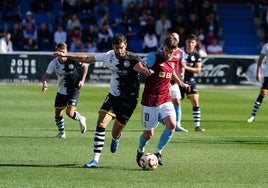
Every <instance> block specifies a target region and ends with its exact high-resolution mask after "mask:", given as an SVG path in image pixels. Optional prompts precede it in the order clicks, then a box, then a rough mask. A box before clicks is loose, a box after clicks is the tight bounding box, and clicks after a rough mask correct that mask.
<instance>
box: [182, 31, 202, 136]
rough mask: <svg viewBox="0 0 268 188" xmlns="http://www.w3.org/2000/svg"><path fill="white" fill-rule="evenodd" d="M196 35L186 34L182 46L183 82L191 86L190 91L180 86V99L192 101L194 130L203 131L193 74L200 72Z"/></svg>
mask: <svg viewBox="0 0 268 188" xmlns="http://www.w3.org/2000/svg"><path fill="white" fill-rule="evenodd" d="M196 45H197V37H196V36H195V35H194V34H191V35H188V36H187V37H186V40H185V47H184V48H183V50H184V52H185V63H186V65H185V71H184V76H183V77H184V82H185V83H187V84H189V85H190V86H191V87H190V88H191V89H190V91H188V90H185V89H184V88H180V91H181V96H182V99H183V98H184V97H185V95H186V96H187V98H188V99H189V100H190V101H191V103H192V107H193V109H192V113H193V119H194V126H195V131H205V129H203V128H202V127H201V125H200V121H201V109H200V106H199V93H198V89H197V86H196V81H195V78H194V74H198V73H200V72H201V66H202V64H201V61H202V59H201V57H200V55H199V53H198V52H197V51H196Z"/></svg>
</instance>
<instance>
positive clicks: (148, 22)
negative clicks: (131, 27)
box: [139, 11, 155, 39]
mask: <svg viewBox="0 0 268 188" xmlns="http://www.w3.org/2000/svg"><path fill="white" fill-rule="evenodd" d="M139 27H140V33H139V37H140V38H141V39H143V38H144V35H145V34H146V33H148V32H149V30H150V29H151V28H155V19H154V18H153V17H152V16H151V15H150V12H146V11H143V12H142V14H141V17H140V24H139Z"/></svg>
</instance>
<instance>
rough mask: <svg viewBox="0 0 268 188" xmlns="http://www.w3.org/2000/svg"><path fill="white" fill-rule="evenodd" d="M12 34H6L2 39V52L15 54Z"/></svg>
mask: <svg viewBox="0 0 268 188" xmlns="http://www.w3.org/2000/svg"><path fill="white" fill-rule="evenodd" d="M10 39H11V34H10V33H5V35H4V37H2V38H1V39H0V52H4V53H7V52H13V45H12V41H11V40H10Z"/></svg>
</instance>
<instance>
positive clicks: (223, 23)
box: [0, 0, 264, 55]
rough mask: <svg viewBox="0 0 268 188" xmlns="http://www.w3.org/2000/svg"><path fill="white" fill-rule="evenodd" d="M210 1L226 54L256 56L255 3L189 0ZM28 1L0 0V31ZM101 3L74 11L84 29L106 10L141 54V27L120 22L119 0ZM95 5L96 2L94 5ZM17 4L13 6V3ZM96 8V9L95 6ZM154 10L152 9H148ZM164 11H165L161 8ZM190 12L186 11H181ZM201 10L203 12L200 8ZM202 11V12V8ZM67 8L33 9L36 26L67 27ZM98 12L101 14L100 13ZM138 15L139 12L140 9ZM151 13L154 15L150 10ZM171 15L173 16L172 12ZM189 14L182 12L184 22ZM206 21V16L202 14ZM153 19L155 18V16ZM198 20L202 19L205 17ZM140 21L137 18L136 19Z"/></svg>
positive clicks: (59, 3)
mask: <svg viewBox="0 0 268 188" xmlns="http://www.w3.org/2000/svg"><path fill="white" fill-rule="evenodd" d="M205 1H209V2H210V3H213V7H215V9H214V11H215V13H216V14H217V15H216V16H217V18H218V21H219V22H220V27H221V33H220V36H219V37H220V44H222V45H223V47H224V53H225V54H231V55H244V54H246V55H256V54H258V53H259V50H260V46H261V45H260V43H263V42H264V41H262V40H263V39H262V38H260V37H259V36H258V31H257V28H256V23H255V22H254V17H255V18H256V7H258V6H259V5H258V4H257V5H256V2H257V1H253V0H203V1H201V0H200V1H192V2H195V3H196V4H195V6H197V7H193V10H195V11H196V10H200V8H201V9H202V8H203V7H202V6H203V5H202V2H205ZM3 2H4V3H6V2H8V3H11V2H12V3H13V4H16V3H17V7H18V8H14V9H11V10H10V9H9V10H8V11H6V10H4V8H3V7H4V6H2V5H3ZM31 2H32V1H29V0H5V1H0V5H1V7H0V18H1V19H0V31H1V32H5V31H8V30H9V29H10V28H11V27H12V24H13V22H14V21H15V20H14V18H15V19H16V21H18V19H20V20H22V19H23V18H24V16H25V14H26V12H27V11H32V12H33V10H31ZM101 2H107V4H105V3H104V4H98V6H100V7H101V6H105V7H102V8H101V11H96V12H91V13H83V12H77V13H78V16H79V18H80V20H81V23H82V26H83V28H87V27H88V26H89V25H92V24H94V25H96V26H97V25H98V23H99V20H100V19H101V16H102V14H103V11H104V10H105V11H107V10H108V11H109V16H110V21H111V27H112V30H113V32H114V33H117V32H122V33H123V34H126V36H127V37H129V38H128V41H129V43H130V44H129V46H130V48H131V49H133V51H135V52H138V53H141V52H142V42H143V41H142V38H141V37H140V31H141V26H140V25H133V26H132V28H131V31H127V29H126V28H125V26H124V25H123V24H122V23H120V21H122V14H123V12H122V0H103V1H101ZM167 2H168V7H167V10H166V11H167V12H169V11H171V10H173V8H174V2H175V0H167ZM178 2H180V3H182V4H183V3H186V2H188V1H186V0H183V1H178ZM96 6H97V5H96ZM14 7H16V6H14ZM94 10H95V9H94ZM151 11H152V12H153V11H154V8H152V9H151ZM163 11H165V10H163ZM185 12H189V10H187V11H186V10H184V11H183V14H185ZM201 12H202V11H201ZM204 12H205V11H204ZM69 13H70V12H68V11H65V10H63V9H62V0H53V3H52V6H51V8H50V10H49V11H48V12H47V13H45V14H44V13H37V12H34V17H35V19H36V23H37V27H39V24H40V23H41V22H46V23H47V25H48V26H49V28H50V30H51V31H52V32H54V31H55V30H56V28H57V27H56V26H57V24H58V23H59V22H58V20H62V22H60V23H61V24H62V25H63V27H66V23H67V19H68V18H69ZM100 13H101V14H100ZM139 14H141V13H140V12H139ZM152 15H157V14H155V13H152ZM171 16H174V15H171ZM188 16H189V15H184V18H185V21H186V24H187V19H188ZM201 18H202V19H204V20H205V16H203V17H201ZM155 19H156V18H155ZM202 19H201V20H200V21H201V22H202V21H204V20H202ZM137 21H139V20H137ZM114 23H115V24H114Z"/></svg>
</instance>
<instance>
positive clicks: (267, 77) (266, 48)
mask: <svg viewBox="0 0 268 188" xmlns="http://www.w3.org/2000/svg"><path fill="white" fill-rule="evenodd" d="M267 55H268V43H266V44H264V45H263V47H262V50H261V52H260V55H259V58H258V64H257V70H256V80H257V81H258V82H261V81H262V74H261V65H262V62H263V60H264V58H265V56H267ZM264 70H265V72H264V78H263V82H262V87H261V88H260V92H259V95H258V97H257V99H256V101H255V102H254V105H253V108H252V112H251V115H250V116H249V118H248V119H247V122H248V123H252V122H253V121H254V120H255V116H256V114H257V112H258V110H259V108H260V106H261V104H262V101H263V98H264V97H265V95H266V93H267V91H268V58H266V63H265V69H264Z"/></svg>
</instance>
